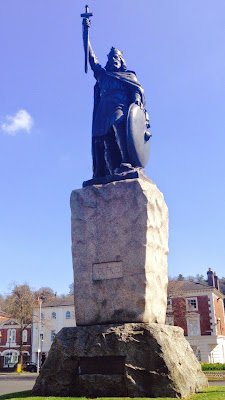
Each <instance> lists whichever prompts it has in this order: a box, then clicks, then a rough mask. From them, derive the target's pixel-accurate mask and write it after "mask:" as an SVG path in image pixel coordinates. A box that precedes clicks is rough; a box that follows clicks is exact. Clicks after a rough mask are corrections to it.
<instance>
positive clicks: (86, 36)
mask: <svg viewBox="0 0 225 400" xmlns="http://www.w3.org/2000/svg"><path fill="white" fill-rule="evenodd" d="M88 38H89V31H88V29H85V31H84V54H85V61H84V70H85V72H86V73H87V72H88V63H89V46H88Z"/></svg>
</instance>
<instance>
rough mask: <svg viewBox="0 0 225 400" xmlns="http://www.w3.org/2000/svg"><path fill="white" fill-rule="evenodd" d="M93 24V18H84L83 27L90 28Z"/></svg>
mask: <svg viewBox="0 0 225 400" xmlns="http://www.w3.org/2000/svg"><path fill="white" fill-rule="evenodd" d="M90 26H91V20H90V19H89V18H83V27H84V29H85V28H86V29H88V28H90Z"/></svg>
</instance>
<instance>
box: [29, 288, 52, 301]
mask: <svg viewBox="0 0 225 400" xmlns="http://www.w3.org/2000/svg"><path fill="white" fill-rule="evenodd" d="M34 296H35V298H36V299H37V298H38V297H41V298H42V301H43V303H46V302H47V301H49V300H52V299H53V298H55V297H56V294H55V292H54V291H53V289H51V288H50V287H48V286H46V287H41V288H40V289H38V290H36V291H35V292H34Z"/></svg>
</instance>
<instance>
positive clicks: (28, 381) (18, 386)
mask: <svg viewBox="0 0 225 400" xmlns="http://www.w3.org/2000/svg"><path fill="white" fill-rule="evenodd" d="M36 378H37V373H26V374H25V373H24V374H21V375H20V374H6V373H5V374H0V395H2V394H7V393H15V392H22V391H23V390H30V389H32V388H33V386H34V383H35V380H36ZM209 385H210V386H225V381H210V382H209Z"/></svg>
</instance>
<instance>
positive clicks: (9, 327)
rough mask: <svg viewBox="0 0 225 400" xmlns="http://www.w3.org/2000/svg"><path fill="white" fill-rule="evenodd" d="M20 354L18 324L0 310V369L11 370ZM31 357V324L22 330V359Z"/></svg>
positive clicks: (25, 359)
mask: <svg viewBox="0 0 225 400" xmlns="http://www.w3.org/2000/svg"><path fill="white" fill-rule="evenodd" d="M19 355H20V324H19V323H18V322H17V321H16V320H15V319H13V318H10V316H9V315H6V314H5V313H3V312H1V311H0V371H6V370H7V371H8V370H10V371H11V370H13V369H14V368H15V366H16V364H17V363H18V360H19ZM30 357H31V326H29V327H27V329H25V330H24V331H23V360H24V361H27V360H30Z"/></svg>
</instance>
